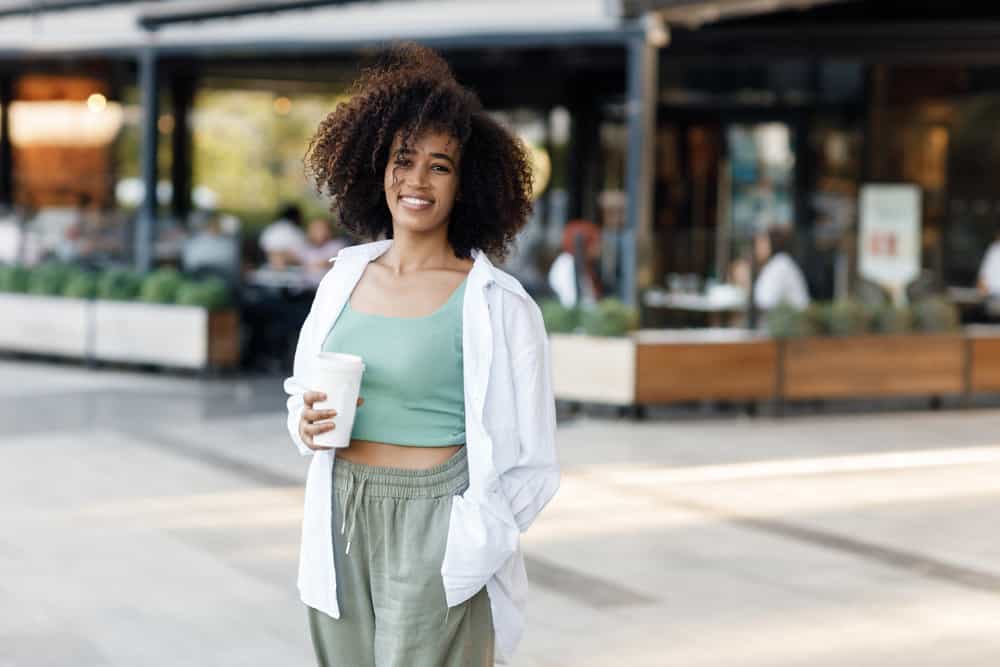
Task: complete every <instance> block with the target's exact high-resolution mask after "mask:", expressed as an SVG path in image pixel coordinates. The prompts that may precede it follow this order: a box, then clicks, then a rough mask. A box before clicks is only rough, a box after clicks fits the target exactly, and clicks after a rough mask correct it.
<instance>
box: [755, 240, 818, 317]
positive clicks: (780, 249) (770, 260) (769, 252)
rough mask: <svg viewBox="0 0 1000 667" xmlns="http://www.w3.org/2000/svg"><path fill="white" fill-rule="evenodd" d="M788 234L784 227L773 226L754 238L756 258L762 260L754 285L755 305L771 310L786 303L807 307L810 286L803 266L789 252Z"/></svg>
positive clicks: (794, 306) (798, 308) (797, 306)
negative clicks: (800, 266) (803, 272)
mask: <svg viewBox="0 0 1000 667" xmlns="http://www.w3.org/2000/svg"><path fill="white" fill-rule="evenodd" d="M790 242H791V234H790V233H789V230H788V229H787V228H786V227H782V226H772V227H770V228H768V229H767V230H766V231H765V232H762V233H760V234H758V235H757V237H756V238H755V239H754V252H755V253H756V254H757V261H758V262H760V263H762V264H763V268H762V269H761V270H760V274H759V275H758V276H757V281H756V282H755V283H754V286H753V298H754V301H755V302H756V304H757V307H758V308H761V309H763V310H771V309H772V308H777V307H778V306H781V305H788V306H791V307H792V308H795V309H797V310H804V309H806V308H808V307H809V303H810V299H809V288H808V286H807V285H806V278H805V276H804V275H802V270H801V269H800V268H799V265H798V264H796V263H795V260H794V259H792V256H791V255H789V254H788V246H789V245H790Z"/></svg>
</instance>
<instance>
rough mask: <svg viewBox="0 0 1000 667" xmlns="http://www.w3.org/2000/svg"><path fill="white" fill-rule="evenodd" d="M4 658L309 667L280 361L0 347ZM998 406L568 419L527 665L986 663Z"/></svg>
mask: <svg viewBox="0 0 1000 667" xmlns="http://www.w3.org/2000/svg"><path fill="white" fill-rule="evenodd" d="M0 398H2V401H0V667H13V666H17V667H24V666H30V667H36V666H44V667H48V666H53V667H55V666H60V667H61V666H63V665H73V666H74V667H75V666H80V667H105V666H114V667H118V666H122V667H125V666H129V667H131V666H133V665H144V666H146V665H148V666H150V667H159V666H161V665H162V666H164V667H166V666H170V667H175V666H178V665H191V666H199V667H201V666H205V667H216V666H219V667H228V666H237V665H238V666H261V667H264V666H271V665H309V664H312V656H311V649H310V647H309V640H308V632H307V629H306V626H305V614H304V611H303V608H302V607H301V604H300V603H299V602H298V600H297V596H296V591H295V563H296V559H297V555H298V532H299V521H300V519H301V502H302V488H301V483H302V479H303V473H304V470H305V463H306V462H305V460H304V459H302V458H300V457H299V456H298V455H297V453H296V452H295V450H294V449H293V448H292V446H291V445H290V444H289V443H288V441H287V439H286V436H285V434H284V423H283V418H282V412H283V404H282V395H281V392H280V386H279V382H278V380H277V379H273V378H259V379H252V380H245V379H242V380H201V379H193V378H180V377H175V376H163V375H148V374H138V373H127V372H118V371H106V370H102V371H90V370H87V369H83V368H79V367H74V366H69V365H60V364H47V363H37V362H15V361H9V360H8V361H0ZM998 434H1000V411H997V410H978V411H962V412H937V413H929V412H918V413H910V412H891V413H870V414H865V415H837V416H816V415H812V416H807V417H796V418H791V419H785V420H782V421H775V420H771V419H767V418H760V419H756V420H754V419H749V418H746V417H739V416H728V417H726V418H723V419H705V418H703V419H685V420H678V419H667V420H662V419H655V420H649V421H645V422H638V423H636V422H629V421H619V420H615V419H595V418H587V417H583V418H575V419H572V420H570V421H567V422H565V423H563V424H562V425H561V427H560V431H559V448H560V457H561V461H562V463H563V467H564V477H563V484H562V487H561V490H560V493H559V495H558V496H557V498H556V499H555V500H554V501H553V503H552V504H551V505H550V506H549V508H548V509H547V510H546V512H545V513H544V514H543V515H542V516H541V517H540V518H539V520H538V521H537V522H536V523H535V525H534V526H533V527H532V529H531V530H530V531H529V532H528V533H527V534H526V535H525V536H524V538H523V544H524V549H525V553H526V555H527V558H528V574H529V578H530V579H531V582H532V591H531V597H530V602H529V611H528V630H527V634H526V636H525V639H524V642H523V643H522V646H521V650H520V653H519V655H518V656H517V659H516V661H515V663H514V664H515V665H516V666H517V667H605V666H608V665H623V666H628V667H632V666H635V667H646V666H649V667H652V666H657V667H662V666H670V667H674V666H676V667H709V666H711V667H716V666H717V667H736V666H747V667H793V666H794V667H798V666H803V667H805V666H809V667H816V666H819V667H826V666H830V667H833V666H834V665H836V666H837V667H842V666H845V665H847V666H850V667H869V666H871V667H894V666H896V665H899V666H903V665H906V666H907V667H939V666H940V667H951V666H960V667H995V666H996V665H998V664H1000V540H998V539H997V537H996V535H997V530H996V523H997V521H996V517H997V516H1000V435H998Z"/></svg>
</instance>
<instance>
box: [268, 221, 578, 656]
mask: <svg viewBox="0 0 1000 667" xmlns="http://www.w3.org/2000/svg"><path fill="white" fill-rule="evenodd" d="M391 245H392V241H391V240H388V241H376V242H373V243H366V244H363V245H357V246H352V247H349V248H345V249H343V250H341V251H340V253H339V254H338V255H337V257H336V259H335V261H336V263H335V264H334V266H333V268H332V269H331V270H330V271H329V272H328V273H327V274H326V276H325V277H324V278H323V281H322V282H321V283H320V285H319V288H318V290H317V292H316V297H315V299H314V301H313V305H312V310H311V311H310V312H309V316H308V317H307V318H306V321H305V322H304V323H303V325H302V332H301V334H300V335H299V342H298V346H297V347H296V351H295V363H294V370H293V373H294V374H293V375H292V377H290V378H288V379H287V380H285V391H286V392H287V393H288V394H289V395H290V396H289V399H288V432H289V435H291V437H292V440H293V442H294V443H295V444H296V445H297V446H298V448H299V451H300V452H301V453H302V454H303V455H312V457H313V459H312V462H311V463H310V465H309V472H308V476H307V479H306V490H305V511H304V517H303V521H302V548H301V553H300V557H299V577H298V585H299V592H300V594H301V597H302V601H303V602H304V603H306V604H307V605H309V606H310V607H313V608H315V609H318V610H320V611H322V612H324V613H326V614H328V615H330V616H332V617H333V618H340V608H339V607H338V605H337V578H336V573H335V571H334V559H333V534H332V532H333V531H332V503H331V495H332V488H331V487H332V483H333V461H334V457H335V452H336V450H327V451H315V452H314V451H313V450H311V449H309V448H308V447H307V446H306V444H305V443H304V442H302V439H301V438H300V437H299V419H300V417H301V414H302V409H303V401H302V394H303V393H304V392H305V391H307V390H308V389H309V388H308V387H307V386H306V385H305V384H304V379H305V378H307V377H309V373H308V370H309V364H310V362H311V361H312V360H313V359H315V358H316V355H317V354H319V352H320V350H321V346H322V344H323V340H324V339H325V338H326V335H327V333H328V332H329V331H330V329H331V328H332V327H333V324H334V322H335V321H336V319H337V317H338V316H339V315H340V311H341V309H342V308H343V307H344V304H345V303H346V302H347V300H348V299H349V298H350V295H351V292H352V291H353V290H354V286H355V285H356V284H357V282H358V280H359V279H360V278H361V274H362V273H363V272H364V270H365V267H366V266H367V265H368V262H370V261H372V260H374V259H375V258H377V257H378V256H379V255H381V254H382V253H384V252H385V251H386V250H388V249H389V247H390V246H391ZM473 258H474V262H473V267H472V271H470V272H469V277H468V279H467V280H468V282H467V283H466V290H465V297H464V303H463V306H462V351H463V365H464V369H463V377H464V381H465V435H466V445H465V446H466V450H467V454H468V466H469V488H468V489H467V490H466V491H465V492H464V493H463V494H461V495H456V496H454V497H453V499H452V506H451V517H450V524H449V527H448V540H447V545H446V547H445V555H444V561H443V562H442V564H441V577H442V581H443V584H444V590H445V598H446V600H447V604H448V606H449V607H454V606H455V605H457V604H460V603H462V602H464V601H465V600H468V599H469V598H471V597H472V596H473V595H475V594H476V593H477V592H478V591H479V590H480V589H482V587H483V586H484V585H485V586H486V591H487V593H488V595H489V598H490V608H491V611H492V613H493V625H494V630H495V633H496V656H495V657H496V660H497V662H499V663H501V664H506V663H507V662H508V661H509V660H510V659H511V657H512V656H513V654H514V651H515V649H516V648H517V645H518V643H519V642H520V641H521V637H522V635H523V632H524V608H525V603H526V599H527V587H528V581H527V577H526V575H525V571H524V558H523V557H522V555H521V550H520V533H522V532H524V531H526V530H527V529H528V527H529V526H530V525H531V523H532V522H533V521H534V519H535V517H536V516H537V515H538V513H539V512H540V511H541V510H542V508H544V507H545V505H546V504H548V502H549V501H550V500H551V499H552V497H553V496H554V495H555V494H556V491H557V490H558V488H559V466H558V462H557V460H556V450H555V429H556V418H555V400H554V397H553V394H552V371H551V362H550V355H549V340H548V336H547V335H546V333H545V326H544V324H543V322H542V316H541V311H540V310H539V308H538V306H537V305H536V304H535V302H534V301H533V300H532V299H531V297H530V296H529V295H528V293H527V292H526V291H525V290H524V288H523V287H522V286H521V284H520V283H519V282H518V281H517V280H516V279H515V278H513V277H512V276H510V275H508V274H506V273H504V272H503V271H501V270H499V269H497V268H496V267H494V266H493V264H492V263H491V262H490V261H489V259H488V258H487V257H486V255H485V254H484V253H482V252H479V251H473Z"/></svg>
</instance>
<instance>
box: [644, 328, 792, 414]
mask: <svg viewBox="0 0 1000 667" xmlns="http://www.w3.org/2000/svg"><path fill="white" fill-rule="evenodd" d="M637 341H638V350H637V364H638V371H637V373H638V376H637V385H636V402H637V403H670V402H674V401H711V400H746V401H757V400H761V401H763V400H771V399H773V398H774V397H775V391H776V388H777V378H778V364H777V357H778V352H777V345H776V344H775V342H774V341H773V340H772V339H770V338H768V337H767V336H765V335H763V334H761V333H758V332H754V331H748V330H741V329H691V330H676V331H671V330H663V331H656V330H650V331H640V332H639V333H638V334H637Z"/></svg>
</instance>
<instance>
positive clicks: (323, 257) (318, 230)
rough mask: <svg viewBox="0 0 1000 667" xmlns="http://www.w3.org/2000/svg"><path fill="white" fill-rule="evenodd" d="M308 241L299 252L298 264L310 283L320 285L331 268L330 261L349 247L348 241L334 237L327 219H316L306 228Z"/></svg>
mask: <svg viewBox="0 0 1000 667" xmlns="http://www.w3.org/2000/svg"><path fill="white" fill-rule="evenodd" d="M306 241H307V243H306V244H305V245H304V246H302V247H301V248H300V249H299V251H298V262H299V264H301V265H302V269H303V270H304V271H305V274H306V278H307V279H308V280H309V282H311V283H314V284H316V285H319V282H320V281H321V280H322V279H323V276H324V275H326V272H327V270H328V269H329V268H330V259H331V258H332V257H336V255H337V253H338V252H340V251H341V249H342V248H344V247H346V246H347V240H346V239H344V238H335V237H334V236H333V230H332V228H331V226H330V222H329V221H328V220H327V219H326V218H316V219H315V220H312V221H311V222H310V223H309V224H308V225H307V226H306Z"/></svg>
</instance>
